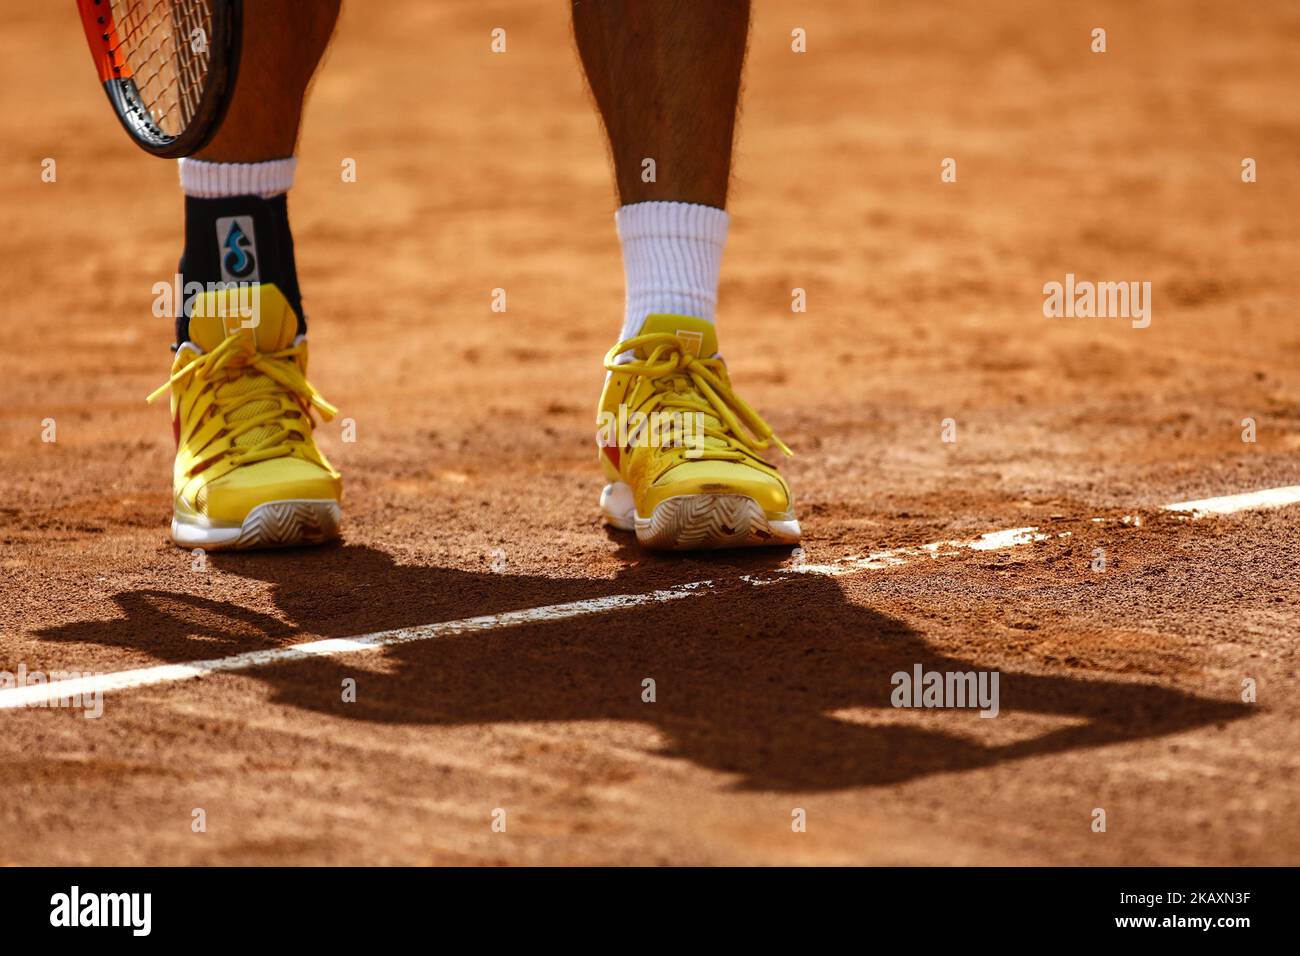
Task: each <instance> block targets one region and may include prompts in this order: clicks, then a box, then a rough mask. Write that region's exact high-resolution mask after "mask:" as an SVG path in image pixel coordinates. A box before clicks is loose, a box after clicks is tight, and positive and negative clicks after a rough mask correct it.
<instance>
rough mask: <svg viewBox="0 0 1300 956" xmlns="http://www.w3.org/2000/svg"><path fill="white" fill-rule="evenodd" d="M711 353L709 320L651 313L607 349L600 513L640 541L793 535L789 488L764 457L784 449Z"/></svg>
mask: <svg viewBox="0 0 1300 956" xmlns="http://www.w3.org/2000/svg"><path fill="white" fill-rule="evenodd" d="M717 351H718V345H717V335H716V333H715V331H714V328H713V324H712V323H710V322H706V321H705V320H703V319H697V318H692V317H690V316H684V315H663V314H657V315H651V316H649V317H648V318H647V319H646V321H645V324H644V325H643V326H642V328H641V334H639V335H637V336H635V337H634V338H630V339H627V340H626V341H623V342H620V343H618V344H617V345H615V346H614V347H613V348H612V349H610V350H609V353H608V354H607V355H606V356H605V368H606V369H608V370H609V375H608V377H607V378H606V381H605V391H604V393H603V394H602V395H601V399H600V407H599V410H598V412H597V420H596V428H597V435H596V441H597V445H598V446H599V448H600V453H601V455H600V458H601V465H602V467H603V468H604V471H605V476H606V477H607V478H608V479H609V484H608V485H606V486H605V490H604V491H603V492H602V494H601V496H600V507H601V512H602V513H603V515H604V519H605V521H606V522H607V523H609V524H611V525H613V526H614V527H616V528H622V529H624V530H627V531H635V532H636V536H637V540H638V541H640V542H641V544H642V545H643V546H645V547H647V548H665V549H677V550H687V549H696V548H736V547H747V546H751V545H787V546H788V545H792V544H796V543H797V542H798V541H799V522H798V521H797V520H796V519H795V515H794V501H793V498H792V496H791V494H790V486H789V485H787V484H786V481H785V479H784V478H783V477H781V474H780V472H778V471H777V469H776V466H775V465H773V464H771V463H770V462H768V461H766V460H765V459H764V458H763V457H762V453H763V452H764V451H766V450H767V449H768V448H769V447H771V446H773V445H775V446H776V447H777V448H779V449H780V450H781V451H782V452H784V453H785V454H786V455H789V454H791V452H790V449H788V448H787V447H786V446H785V444H784V443H783V442H782V441H781V439H779V438H777V437H776V435H774V434H773V433H772V429H771V428H769V427H768V426H767V423H766V422H764V421H763V419H762V418H760V417H759V415H758V413H757V412H755V411H754V410H753V409H752V408H750V407H749V406H748V405H747V404H745V402H743V401H742V400H741V399H740V398H739V397H738V396H737V395H736V394H735V392H733V391H732V389H731V380H730V378H729V376H728V375H727V368H726V365H725V364H723V361H722V359H721V357H719V356H718V354H717ZM625 353H629V354H630V360H628V361H622V362H620V361H619V359H620V356H622V357H624V358H628V355H625Z"/></svg>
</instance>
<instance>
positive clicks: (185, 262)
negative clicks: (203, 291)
mask: <svg viewBox="0 0 1300 956" xmlns="http://www.w3.org/2000/svg"><path fill="white" fill-rule="evenodd" d="M179 271H180V273H181V277H182V282H183V283H185V284H188V283H190V282H201V283H203V284H204V285H206V284H207V283H209V282H214V283H230V282H268V283H274V284H275V286H276V287H277V288H278V289H279V290H280V291H281V292H282V293H284V297H285V298H286V299H288V300H289V304H290V305H291V306H293V311H294V312H295V313H297V315H298V334H299V335H301V334H302V333H303V332H305V331H307V319H306V316H304V315H303V311H302V295H301V294H300V293H299V291H298V271H297V269H296V268H295V266H294V261H293V233H292V232H290V230H289V205H288V196H287V195H284V194H281V195H279V196H273V197H271V198H270V199H261V198H259V197H257V196H230V197H228V198H223V199H198V198H196V197H194V196H186V197H185V252H184V254H183V255H182V256H181V264H180V269H179ZM189 313H190V308H189V300H188V299H187V300H186V304H185V308H184V309H182V310H181V311H180V314H179V315H177V317H176V344H177V345H179V344H181V343H182V342H184V341H185V340H186V339H188V338H189Z"/></svg>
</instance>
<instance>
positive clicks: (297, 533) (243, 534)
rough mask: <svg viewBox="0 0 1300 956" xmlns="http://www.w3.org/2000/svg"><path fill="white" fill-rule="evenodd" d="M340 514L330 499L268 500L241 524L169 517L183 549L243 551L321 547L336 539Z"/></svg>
mask: <svg viewBox="0 0 1300 956" xmlns="http://www.w3.org/2000/svg"><path fill="white" fill-rule="evenodd" d="M341 518H342V512H341V511H340V509H339V503H338V502H337V501H332V500H329V499H320V500H317V499H297V500H286V501H268V502H266V503H265V504H260V505H258V506H257V507H256V508H254V509H253V510H252V511H250V512H249V513H248V517H246V518H245V519H244V521H243V523H242V524H240V525H237V526H236V525H216V524H212V523H211V522H210V521H208V520H207V519H206V518H203V517H201V516H198V515H183V514H180V513H179V512H177V513H175V514H174V515H173V517H172V540H173V541H175V542H176V543H177V544H178V545H180V546H181V547H182V548H203V549H204V550H207V551H244V550H249V549H253V548H294V547H299V546H302V545H312V544H324V543H325V542H327V541H333V540H335V539H336V538H338V536H339V525H340V523H341Z"/></svg>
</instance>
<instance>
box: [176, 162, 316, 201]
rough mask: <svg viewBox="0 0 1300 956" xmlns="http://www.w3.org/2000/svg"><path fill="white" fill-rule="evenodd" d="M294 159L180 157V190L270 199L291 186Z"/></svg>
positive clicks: (203, 196) (210, 195)
mask: <svg viewBox="0 0 1300 956" xmlns="http://www.w3.org/2000/svg"><path fill="white" fill-rule="evenodd" d="M297 165H298V160H297V159H296V158H295V157H293V156H290V157H289V158H288V159H270V160H267V161H266V162H264V163H209V162H206V161H205V160H202V159H182V160H181V161H180V169H181V189H183V190H185V195H187V196H193V197H195V198H196V199H222V198H224V197H226V196H260V197H261V198H263V199H270V198H271V197H272V196H278V195H280V193H287V192H288V191H289V187H291V186H292V185H293V173H294V169H295V168H296V167H297Z"/></svg>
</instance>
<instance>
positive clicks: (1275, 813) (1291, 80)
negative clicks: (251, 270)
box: [0, 0, 1300, 865]
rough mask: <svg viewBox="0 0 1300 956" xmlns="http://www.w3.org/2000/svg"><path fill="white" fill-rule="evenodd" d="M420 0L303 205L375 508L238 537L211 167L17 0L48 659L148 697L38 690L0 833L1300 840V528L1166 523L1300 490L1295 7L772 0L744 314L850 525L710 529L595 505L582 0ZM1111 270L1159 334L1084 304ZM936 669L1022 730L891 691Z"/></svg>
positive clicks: (25, 325)
mask: <svg viewBox="0 0 1300 956" xmlns="http://www.w3.org/2000/svg"><path fill="white" fill-rule="evenodd" d="M373 6H374V8H373V9H371V5H365V4H360V3H355V2H354V3H351V4H347V5H345V8H344V11H343V16H342V20H341V22H340V24H339V28H338V33H337V37H336V39H335V42H334V45H333V46H332V47H331V49H330V52H329V53H328V55H327V59H326V62H325V65H324V68H323V71H322V72H321V74H320V75H319V77H318V78H317V81H316V83H315V86H314V89H313V94H312V97H311V99H310V101H309V103H308V107H307V112H306V117H305V126H304V133H303V137H302V140H301V143H300V148H299V157H300V158H299V167H298V181H297V184H296V185H295V187H294V190H293V193H292V196H291V199H290V205H291V209H292V215H293V222H294V230H295V234H296V238H297V255H298V271H299V275H300V277H301V279H302V285H303V291H304V297H305V300H306V302H307V308H308V311H309V313H310V318H311V337H312V368H311V378H312V381H313V383H314V384H315V385H316V386H318V387H319V388H320V389H321V391H322V392H323V393H324V394H325V395H327V396H328V397H329V400H330V401H331V402H333V403H334V404H336V405H338V406H339V408H340V409H341V415H340V419H336V420H335V421H334V422H330V423H327V424H322V425H321V426H320V427H319V428H318V430H317V438H318V441H319V442H320V445H321V447H322V449H323V450H324V451H325V452H326V454H327V455H328V456H329V458H330V459H331V460H332V461H333V462H334V463H335V464H336V465H337V466H338V467H339V468H340V470H341V471H342V472H343V474H344V476H345V482H346V484H345V493H344V528H343V540H342V542H341V544H339V545H336V546H328V547H323V548H318V549H303V550H293V551H285V552H278V553H277V552H248V553H243V552H240V553H226V554H221V553H213V554H211V555H208V556H207V558H206V563H203V562H200V563H199V565H197V566H196V558H195V556H194V555H192V554H191V553H190V552H189V551H186V550H184V549H180V548H177V547H175V546H174V545H173V544H172V543H171V542H170V540H169V538H168V521H169V517H170V487H169V481H170V473H171V459H172V454H173V439H172V435H171V430H170V427H169V423H168V416H167V412H166V410H165V408H160V407H159V406H158V405H152V406H147V405H146V404H145V402H144V397H145V396H146V395H147V394H148V393H149V392H150V391H152V390H153V389H154V388H156V387H157V386H158V385H160V384H162V383H163V382H164V381H165V380H166V377H167V374H168V370H169V363H170V353H169V352H168V350H167V346H168V344H169V343H170V342H171V341H172V330H171V323H170V320H168V319H161V318H156V317H155V316H154V315H153V314H152V313H151V304H152V302H153V299H154V293H153V292H152V287H153V284H154V283H155V282H157V281H159V280H160V279H165V278H167V277H169V276H170V275H171V273H172V270H173V266H174V264H175V262H176V257H177V254H178V252H179V241H180V216H181V201H182V197H181V194H180V190H179V188H178V186H177V173H176V164H175V163H174V162H171V161H162V160H157V159H153V158H151V157H148V156H146V155H144V154H143V153H142V152H140V151H139V150H138V149H136V148H135V147H134V146H132V145H131V144H130V143H129V142H128V141H127V139H126V137H125V136H124V135H123V134H122V132H121V130H120V129H119V127H118V124H117V122H116V120H115V119H114V118H113V116H112V114H111V113H110V111H109V110H108V108H107V106H106V104H105V102H104V97H103V94H102V92H101V90H100V89H99V88H98V87H97V83H96V76H95V72H94V69H93V67H92V65H91V64H90V63H89V61H88V60H87V56H86V50H85V40H84V38H83V36H82V30H81V25H80V23H79V22H78V18H77V16H76V12H75V9H73V6H72V4H71V3H41V4H36V3H27V4H19V5H15V7H14V9H13V10H11V11H9V13H8V15H7V17H6V29H5V30H4V31H3V32H2V33H0V61H3V62H4V63H6V64H9V65H10V67H11V68H12V69H11V82H9V83H6V84H4V85H3V86H0V106H2V107H3V108H0V143H3V146H2V147H0V169H2V170H3V176H0V204H2V205H0V208H2V209H3V213H4V217H3V218H4V229H3V231H0V259H2V261H3V263H4V265H3V269H2V270H0V303H3V306H2V308H3V310H4V315H3V319H4V329H5V343H4V346H3V348H2V349H0V549H2V550H0V568H2V569H3V574H2V575H0V669H5V670H7V671H10V672H13V671H16V670H17V669H18V668H19V667H20V666H21V667H24V668H25V669H26V670H27V671H29V672H30V671H43V672H57V671H75V672H80V673H98V674H103V675H115V674H116V675H121V674H134V675H137V676H136V677H133V678H131V679H130V680H129V681H126V682H125V683H124V685H123V686H122V687H121V688H120V689H115V690H110V691H108V692H106V693H105V694H104V696H103V701H102V703H103V715H102V717H101V718H100V719H86V718H85V716H84V715H83V713H82V712H80V711H77V710H73V709H66V708H65V709H51V708H28V707H24V706H5V705H4V701H5V700H6V698H5V697H4V694H5V693H8V691H0V862H3V863H8V864H37V863H55V864H145V863H151V864H207V863H212V864H217V863H219V864H264V863H277V864H282V863H291V864H335V863H367V864H369V863H400V864H429V863H434V864H479V863H490V864H509V865H514V864H537V863H546V864H592V863H595V864H629V863H630V864H657V863H665V864H700V863H704V864H713V863H732V864H736V863H738V864H753V863H793V864H843V863H877V864H895V863H897V864H903V863H920V864H1062V863H1064V864H1283V863H1292V864H1293V863H1295V862H1296V861H1297V859H1300V823H1297V821H1298V820H1300V776H1298V770H1300V723H1298V722H1297V716H1298V715H1300V695H1298V694H1297V690H1298V687H1297V683H1298V679H1297V656H1296V639H1297V635H1298V634H1300V612H1298V611H1297V606H1298V605H1297V601H1298V599H1300V531H1298V530H1297V523H1298V520H1300V507H1298V506H1297V505H1296V504H1294V503H1291V504H1288V503H1287V502H1288V501H1290V500H1293V498H1288V496H1287V493H1285V492H1279V493H1278V494H1277V495H1276V496H1275V497H1274V499H1270V500H1263V499H1260V500H1257V501H1255V502H1254V503H1253V504H1252V503H1251V502H1250V501H1247V502H1245V503H1244V504H1243V503H1241V502H1242V499H1237V498H1233V499H1232V501H1233V502H1237V504H1231V505H1229V506H1228V507H1226V508H1225V509H1224V511H1225V513H1221V514H1219V513H1213V509H1210V511H1209V513H1207V511H1206V509H1204V508H1202V509H1197V510H1183V511H1178V512H1174V511H1168V510H1162V508H1163V506H1165V505H1168V504H1171V503H1178V502H1188V501H1196V500H1200V499H1210V498H1219V497H1225V496H1238V495H1241V494H1244V493H1247V492H1259V491H1264V490H1269V489H1292V492H1294V489H1295V486H1297V485H1300V381H1298V379H1297V369H1298V367H1300V323H1298V321H1297V306H1298V301H1297V290H1296V284H1295V277H1296V263H1297V261H1300V217H1298V216H1297V210H1300V166H1298V165H1297V162H1296V157H1297V155H1300V108H1297V105H1296V101H1295V96H1294V93H1295V90H1296V89H1297V88H1300V11H1297V10H1296V9H1295V7H1294V5H1293V4H1290V3H1287V2H1283V0H1276V2H1256V3H1251V4H1245V5H1243V4H1238V3H1228V2H1197V3H1187V2H1175V0H1158V2H1157V0H1152V2H1148V3H1144V4H1142V5H1140V8H1139V7H1138V6H1137V5H1134V4H1131V3H1124V2H1119V0H1113V2H1099V3H1095V4H1089V5H1083V4H1058V3H1046V2H1029V0H1023V2H1017V0H997V2H992V0H990V2H981V3H979V4H973V3H965V2H959V0H949V2H938V0H926V2H903V0H886V2H878V3H872V4H869V5H846V4H840V3H833V2H829V0H817V2H809V3H795V2H793V0H782V2H776V0H772V2H764V3H760V4H758V5H757V7H756V10H755V16H754V22H753V27H752V32H751V36H750V51H749V60H748V64H747V70H746V86H745V94H744V99H743V112H742V116H741V121H740V126H739V133H738V141H737V149H736V164H735V177H734V182H733V185H732V191H731V195H730V197H729V200H728V207H729V210H730V212H731V214H732V224H731V235H730V239H729V242H728V247H727V251H726V256H725V260H724V265H723V272H722V286H721V295H720V303H719V317H718V328H719V333H720V335H721V337H722V341H723V343H724V344H723V348H724V351H725V353H726V356H727V359H728V362H729V364H730V367H731V370H732V374H733V375H734V378H735V381H736V383H737V386H738V388H739V389H740V390H741V392H742V393H743V394H744V396H745V398H746V399H747V400H748V401H750V402H751V403H752V404H753V405H754V406H755V407H756V408H759V409H762V411H763V414H764V416H765V417H766V418H767V419H768V421H769V422H770V423H771V424H772V426H773V427H774V428H775V429H776V430H777V431H778V432H779V433H780V435H781V437H782V438H784V440H785V441H786V442H787V443H788V444H789V445H790V446H791V447H792V448H793V449H794V451H795V453H796V456H797V457H795V458H794V459H793V460H791V461H790V462H789V463H788V464H787V465H783V469H784V472H785V473H786V474H788V475H789V476H790V480H791V484H792V486H793V487H794V490H795V494H796V501H797V504H798V508H799V518H800V520H801V523H802V527H803V545H802V552H800V553H795V552H793V551H792V550H791V549H789V548H784V549H768V550H762V549H754V550H749V551H722V552H717V553H694V554H685V555H680V554H655V553H652V552H647V551H644V550H642V549H640V548H638V547H637V546H636V544H635V542H634V541H633V540H632V539H631V538H630V536H628V535H626V534H623V533H619V532H614V531H607V530H605V529H604V528H603V527H602V526H601V524H600V521H599V513H598V510H597V506H596V504H597V502H596V499H597V496H598V494H599V492H600V488H601V485H602V482H603V479H602V477H601V475H600V472H599V469H598V467H597V465H596V454H595V448H594V444H593V440H592V437H593V436H592V427H593V424H592V423H593V413H594V411H595V402H596V399H597V397H598V395H599V391H600V387H601V381H602V376H603V374H604V373H603V369H602V366H601V359H602V356H603V355H604V353H605V351H606V350H607V349H608V348H609V347H610V346H611V345H612V344H613V343H614V335H615V334H616V332H617V328H618V322H619V317H620V314H621V311H622V296H623V291H622V270H621V266H620V262H619V252H618V244H617V240H616V236H615V233H614V225H613V217H612V213H613V210H614V208H615V198H614V195H613V189H612V185H611V176H610V172H609V168H608V163H607V157H606V151H605V147H604V144H603V141H602V137H601V130H600V126H599V121H598V119H597V117H596V115H595V113H594V112H593V110H592V108H591V105H590V102H589V97H588V94H587V92H586V90H585V88H584V85H583V80H582V74H581V70H580V66H579V64H578V62H577V59H576V58H575V56H574V52H573V39H572V36H571V33H570V27H569V21H568V11H567V8H566V5H565V4H562V3H553V2H543V0H510V2H491V3H488V2H483V3H480V2H474V3H470V2H440V3H436V4H426V3H418V2H415V0H393V2H387V3H384V4H382V5H373ZM1139 10H1140V12H1139ZM498 26H500V27H504V28H506V29H507V31H508V34H509V52H508V54H506V55H504V56H501V55H493V54H492V53H491V52H490V49H489V39H490V32H491V30H492V29H493V28H494V27H498ZM1098 26H1101V27H1104V28H1105V29H1106V30H1107V34H1108V50H1107V52H1105V53H1104V54H1095V53H1093V52H1091V50H1090V49H1089V42H1090V41H1089V34H1090V32H1091V30H1092V29H1093V28H1094V27H1098ZM795 27H801V28H803V29H805V30H806V31H807V37H808V50H807V52H806V53H804V54H796V53H794V52H792V50H791V46H790V43H791V30H792V29H794V28H795ZM19 79H20V81H19V82H15V80H19ZM945 157H952V158H955V159H956V161H957V173H958V175H957V181H956V182H951V183H945V182H942V181H941V178H940V173H941V165H940V164H941V162H942V161H943V159H944V158H945ZM1247 157H1249V158H1252V159H1254V160H1255V161H1256V163H1257V169H1258V179H1257V181H1256V182H1253V183H1246V182H1243V180H1242V175H1241V174H1242V161H1243V159H1244V158H1247ZM46 158H53V159H55V160H56V162H57V181H56V182H44V181H42V176H41V170H42V161H43V160H44V159H46ZM349 158H350V159H353V160H355V164H356V170H357V177H356V182H344V181H343V180H342V178H341V176H340V168H341V164H342V163H343V162H344V160H345V159H349ZM1067 274H1072V275H1075V276H1077V277H1078V278H1079V279H1081V280H1082V279H1095V280H1114V281H1130V280H1131V281H1149V282H1150V283H1151V287H1152V299H1151V303H1152V311H1151V323H1150V326H1149V327H1147V328H1144V329H1135V328H1133V327H1131V325H1130V323H1129V322H1128V321H1127V320H1123V319H1103V318H1058V319H1049V318H1045V317H1044V315H1043V299H1044V297H1043V291H1042V290H1043V286H1044V284H1045V283H1048V282H1052V281H1063V280H1064V278H1065V276H1066V275H1067ZM497 288H504V289H505V290H507V294H508V311H506V312H505V313H498V312H493V311H492V310H491V307H490V305H491V301H492V290H493V289H497ZM796 288H800V289H804V290H805V292H806V298H807V311H806V312H802V313H795V312H792V311H791V295H792V290H794V289H796ZM162 404H163V405H165V402H164V403H162ZM48 419H53V421H54V424H55V427H56V429H57V440H55V441H53V442H50V441H44V440H43V433H44V431H45V430H46V428H47V426H46V424H45V422H46V420H48ZM343 419H350V420H351V421H352V422H353V423H354V425H355V441H353V442H347V441H344V440H343V437H344V436H343V430H342V429H343V426H342V424H341V422H342V420H343ZM945 419H951V420H952V422H951V428H949V432H950V434H949V435H948V436H947V437H955V438H956V440H955V441H945V440H944V437H945V435H944V431H945V426H944V421H945ZM1244 419H1252V420H1253V422H1254V423H1255V429H1256V434H1255V436H1254V437H1255V439H1256V440H1255V441H1253V442H1249V441H1243V429H1244V426H1243V420H1244ZM1265 497H1266V498H1267V496H1265ZM1238 504H1239V505H1240V507H1238ZM1094 519H1101V520H1094ZM1015 529H1019V530H1015ZM1025 529H1034V530H1025ZM994 532H1013V533H1010V534H1006V535H1002V536H999V537H993V538H985V539H981V536H983V535H986V534H989V533H994ZM933 542H957V543H956V544H952V545H944V546H941V547H937V548H932V549H928V550H927V549H925V548H923V547H921V546H923V545H925V544H928V543H933ZM971 542H975V546H973V547H972V546H969V545H970V543H971ZM872 555H875V557H871V556H872ZM882 555H883V556H882ZM1099 555H1100V556H1101V557H1102V564H1103V566H1102V567H1100V568H1098V556H1099ZM693 582H709V583H708V584H707V585H699V586H697V587H694V588H685V589H683V588H678V586H679V585H684V584H691V583H693ZM606 599H608V600H606ZM556 606H559V610H555V608H556ZM537 609H543V610H540V611H539V610H537ZM546 609H551V610H546ZM367 635H380V637H378V638H367ZM385 635H386V636H385ZM339 639H362V641H361V646H355V645H353V644H347V643H345V642H342V641H341V640H339ZM367 640H369V641H370V642H371V645H373V646H370V645H367V644H366V641H367ZM327 641H332V642H334V643H329V644H322V643H321V642H327ZM299 645H302V646H303V647H311V648H314V649H316V651H314V652H312V653H310V654H308V653H306V652H301V648H299V649H298V650H297V651H295V650H294V648H297V647H298V646H299ZM253 652H266V653H264V654H260V656H259V655H257V654H254V656H253V658H248V657H247V655H249V654H250V653H253ZM240 655H245V656H244V657H240ZM231 659H237V660H238V661H240V662H242V663H238V664H237V665H221V666H208V665H205V666H204V667H201V668H197V669H196V670H198V671H201V673H199V674H198V675H197V676H190V675H189V674H188V673H187V672H183V671H181V672H177V671H160V670H158V668H160V667H162V666H163V665H173V664H184V663H187V662H194V661H207V662H213V661H216V662H221V661H227V662H228V661H230V660H231ZM917 666H920V667H921V668H922V669H923V670H925V671H936V670H938V671H953V670H957V671H968V670H974V671H996V672H997V673H998V674H999V675H1000V681H1001V683H1000V687H1001V691H1000V693H1001V711H1000V713H999V715H998V717H997V718H996V719H982V718H981V717H980V716H979V714H978V713H977V712H975V711H974V710H969V709H967V710H933V709H931V710H927V709H906V708H897V707H893V706H891V691H892V690H893V687H892V686H891V679H890V677H891V675H892V674H894V673H896V672H899V671H903V672H911V671H912V670H913V668H915V667H917ZM227 667H229V668H231V669H226V668H227ZM349 678H351V679H352V680H354V681H355V688H356V700H355V702H344V701H343V699H342V694H341V688H342V687H343V685H344V683H345V681H346V680H347V679H349ZM646 679H651V680H653V681H654V682H655V687H656V699H655V701H654V702H652V703H651V702H646V701H645V700H643V693H644V691H643V687H644V684H643V682H644V681H645V680H646ZM1251 688H1253V691H1252V690H1250V689H1251ZM9 699H12V698H9ZM196 808H201V809H202V810H203V811H204V814H205V817H206V832H202V833H196V832H194V829H193V827H192V822H193V819H194V816H193V814H194V811H195V810H196ZM1099 808H1100V809H1102V810H1104V812H1105V815H1106V830H1105V832H1095V830H1094V826H1093V824H1094V819H1095V811H1096V810H1097V809H1099ZM499 809H501V810H505V811H506V814H507V815H508V820H509V824H508V828H507V830H506V832H504V833H501V832H494V831H493V829H492V827H491V823H492V820H493V814H494V811H496V810H499ZM797 810H802V811H804V814H805V817H806V821H807V827H806V832H795V831H794V829H793V828H792V823H791V821H792V818H793V817H792V815H793V814H795V813H796V811H797Z"/></svg>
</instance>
